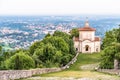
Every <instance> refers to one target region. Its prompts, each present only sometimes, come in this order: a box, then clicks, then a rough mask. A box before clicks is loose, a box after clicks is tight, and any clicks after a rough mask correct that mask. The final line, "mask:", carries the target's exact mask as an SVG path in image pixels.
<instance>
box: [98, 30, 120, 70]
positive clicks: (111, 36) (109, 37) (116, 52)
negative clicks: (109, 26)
mask: <svg viewBox="0 0 120 80" xmlns="http://www.w3.org/2000/svg"><path fill="white" fill-rule="evenodd" d="M102 49H103V53H102V55H101V63H100V67H101V68H105V69H106V68H107V69H112V68H114V59H117V60H118V61H120V28H118V29H113V30H111V31H108V32H106V34H105V37H104V39H103V43H102Z"/></svg>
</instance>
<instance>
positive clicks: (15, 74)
mask: <svg viewBox="0 0 120 80" xmlns="http://www.w3.org/2000/svg"><path fill="white" fill-rule="evenodd" d="M57 71H61V69H60V68H42V69H39V68H38V69H32V70H2V71H0V80H14V79H20V78H27V77H31V76H32V75H37V74H44V73H50V72H57Z"/></svg>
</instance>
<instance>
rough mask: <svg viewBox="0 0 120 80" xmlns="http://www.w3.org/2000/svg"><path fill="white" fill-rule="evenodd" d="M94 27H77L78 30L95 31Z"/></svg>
mask: <svg viewBox="0 0 120 80" xmlns="http://www.w3.org/2000/svg"><path fill="white" fill-rule="evenodd" d="M95 30H96V29H95V28H92V27H83V28H79V31H95Z"/></svg>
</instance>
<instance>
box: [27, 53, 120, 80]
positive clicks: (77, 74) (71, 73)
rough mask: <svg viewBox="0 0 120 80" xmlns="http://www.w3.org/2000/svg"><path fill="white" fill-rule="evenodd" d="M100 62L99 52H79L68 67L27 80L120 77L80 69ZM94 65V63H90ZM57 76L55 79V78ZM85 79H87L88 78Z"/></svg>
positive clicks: (112, 79) (113, 78) (104, 79)
mask: <svg viewBox="0 0 120 80" xmlns="http://www.w3.org/2000/svg"><path fill="white" fill-rule="evenodd" d="M99 62H100V53H95V54H79V56H78V58H77V61H76V62H75V63H74V64H73V65H71V66H70V68H69V69H66V70H63V71H60V72H53V73H48V74H42V75H38V76H35V77H32V78H28V79H27V80H36V79H41V80H49V79H50V78H51V80H52V79H54V80H58V79H59V78H60V79H59V80H61V79H62V78H63V80H64V78H66V80H72V79H68V78H89V79H90V80H119V79H120V77H118V76H115V75H109V74H104V73H99V72H96V71H93V70H89V69H87V70H85V69H81V67H82V66H87V67H88V66H89V65H91V64H96V63H99ZM92 66H94V65H92ZM56 78H57V79H56ZM89 79H87V80H89Z"/></svg>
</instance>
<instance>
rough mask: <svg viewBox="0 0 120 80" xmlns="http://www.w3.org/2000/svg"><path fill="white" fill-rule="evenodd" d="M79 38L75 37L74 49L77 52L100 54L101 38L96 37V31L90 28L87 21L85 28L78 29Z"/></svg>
mask: <svg viewBox="0 0 120 80" xmlns="http://www.w3.org/2000/svg"><path fill="white" fill-rule="evenodd" d="M78 30H79V37H74V38H73V41H74V47H75V49H76V51H77V52H81V53H93V52H100V42H101V41H100V40H101V39H100V37H99V36H95V32H96V29H95V28H92V27H90V25H89V22H88V20H86V22H85V25H84V27H82V28H78Z"/></svg>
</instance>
